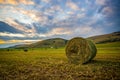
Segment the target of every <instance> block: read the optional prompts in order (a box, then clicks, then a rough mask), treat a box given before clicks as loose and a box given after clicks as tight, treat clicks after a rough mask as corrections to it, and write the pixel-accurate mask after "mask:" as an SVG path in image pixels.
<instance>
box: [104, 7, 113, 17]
mask: <svg viewBox="0 0 120 80" xmlns="http://www.w3.org/2000/svg"><path fill="white" fill-rule="evenodd" d="M102 13H103V15H105V16H106V17H110V16H112V15H113V14H114V11H113V10H112V8H111V7H105V8H103V10H102Z"/></svg>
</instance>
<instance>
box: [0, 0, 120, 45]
mask: <svg viewBox="0 0 120 80" xmlns="http://www.w3.org/2000/svg"><path fill="white" fill-rule="evenodd" d="M0 21H1V22H5V23H6V24H8V25H9V26H10V27H7V29H6V28H3V27H1V26H0V27H1V28H0V43H5V41H4V40H8V42H9V41H13V42H15V41H20V40H29V41H30V40H43V39H48V38H64V39H71V38H73V37H85V38H86V37H90V36H95V35H101V34H107V33H111V32H115V31H120V0H0ZM11 29H12V31H10V30H11Z"/></svg>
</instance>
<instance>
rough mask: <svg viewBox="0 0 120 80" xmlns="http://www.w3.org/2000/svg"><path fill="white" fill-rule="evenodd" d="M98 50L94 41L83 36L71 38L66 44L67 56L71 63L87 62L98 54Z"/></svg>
mask: <svg viewBox="0 0 120 80" xmlns="http://www.w3.org/2000/svg"><path fill="white" fill-rule="evenodd" d="M96 52H97V49H96V46H95V45H94V43H93V42H92V41H91V40H87V39H84V38H81V37H76V38H73V39H71V40H70V41H68V43H67V45H66V56H67V57H68V59H69V61H70V62H71V63H77V64H84V63H87V62H89V61H90V60H92V59H93V58H94V57H95V56H96Z"/></svg>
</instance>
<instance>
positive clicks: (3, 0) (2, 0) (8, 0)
mask: <svg viewBox="0 0 120 80" xmlns="http://www.w3.org/2000/svg"><path fill="white" fill-rule="evenodd" d="M0 4H11V5H18V4H25V5H33V4H34V2H33V1H31V0H0Z"/></svg>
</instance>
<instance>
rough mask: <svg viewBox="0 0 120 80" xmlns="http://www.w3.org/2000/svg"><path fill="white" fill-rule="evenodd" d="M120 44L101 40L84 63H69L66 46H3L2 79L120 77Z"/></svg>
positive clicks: (0, 54)
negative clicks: (91, 57)
mask: <svg viewBox="0 0 120 80" xmlns="http://www.w3.org/2000/svg"><path fill="white" fill-rule="evenodd" d="M119 44H120V42H117V43H108V44H97V50H98V52H97V55H96V57H95V58H94V59H93V60H92V61H91V62H89V63H87V64H84V65H80V64H79V65H76V64H71V63H69V62H68V59H67V57H66V54H65V48H58V49H45V48H42V49H41V48H34V49H28V51H27V52H24V51H23V49H9V50H8V49H1V50H0V80H120V46H119Z"/></svg>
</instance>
